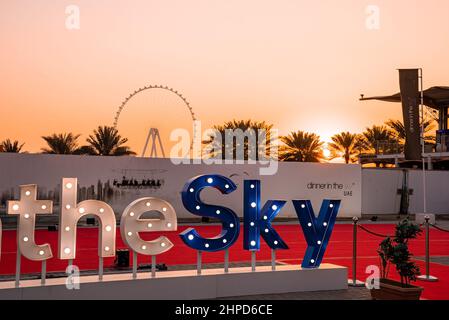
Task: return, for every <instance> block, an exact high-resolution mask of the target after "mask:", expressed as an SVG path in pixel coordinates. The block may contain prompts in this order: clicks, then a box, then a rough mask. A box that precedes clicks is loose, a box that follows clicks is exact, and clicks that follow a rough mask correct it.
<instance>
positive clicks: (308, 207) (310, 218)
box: [293, 200, 341, 268]
mask: <svg viewBox="0 0 449 320" xmlns="http://www.w3.org/2000/svg"><path fill="white" fill-rule="evenodd" d="M340 202H341V200H324V201H323V203H322V205H321V209H320V214H319V216H318V218H317V217H315V213H314V212H313V208H312V204H311V202H310V200H293V205H294V207H295V210H296V214H297V215H298V219H299V223H300V224H301V228H302V230H303V232H304V237H305V238H306V241H307V250H306V253H305V254H304V260H303V261H302V267H303V268H318V267H319V266H320V264H321V261H322V260H323V256H324V253H325V252H326V247H327V244H328V243H329V239H330V236H331V234H332V230H333V228H334V224H335V220H336V218H337V214H338V209H339V208H340Z"/></svg>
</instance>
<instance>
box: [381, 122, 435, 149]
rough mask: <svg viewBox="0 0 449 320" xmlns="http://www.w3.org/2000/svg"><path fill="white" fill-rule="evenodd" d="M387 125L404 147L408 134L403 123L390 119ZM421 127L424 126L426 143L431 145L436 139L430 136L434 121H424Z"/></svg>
mask: <svg viewBox="0 0 449 320" xmlns="http://www.w3.org/2000/svg"><path fill="white" fill-rule="evenodd" d="M385 124H386V125H387V126H388V127H389V128H390V129H391V131H392V132H393V135H394V136H395V138H396V139H397V140H398V141H399V143H401V144H402V145H404V144H405V137H406V132H405V127H404V124H403V123H402V121H400V120H393V119H390V120H388V121H387V122H385ZM421 126H424V141H425V142H429V143H433V142H435V137H434V136H432V135H429V134H428V133H429V132H430V131H431V130H433V128H434V125H433V120H424V122H421V123H420V128H421ZM426 133H427V134H426Z"/></svg>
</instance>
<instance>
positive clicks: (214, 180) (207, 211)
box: [179, 175, 240, 252]
mask: <svg viewBox="0 0 449 320" xmlns="http://www.w3.org/2000/svg"><path fill="white" fill-rule="evenodd" d="M207 187H213V188H215V189H217V190H219V191H220V192H221V193H223V194H228V193H231V192H233V191H234V190H235V189H237V186H236V185H235V184H234V182H232V180H231V179H229V178H226V177H223V176H221V175H202V176H198V177H194V178H192V179H190V180H189V181H187V183H186V184H185V185H184V188H183V190H182V203H183V204H184V207H185V208H186V209H187V210H188V211H189V212H191V213H193V214H194V215H197V216H200V217H210V218H217V219H219V220H220V221H221V224H222V231H221V233H220V235H218V236H217V237H214V238H203V237H201V236H200V235H199V234H198V232H196V230H195V229H194V228H188V229H186V230H184V231H183V232H182V233H181V234H180V235H179V236H180V237H181V239H182V240H183V241H184V243H185V244H186V245H187V246H189V247H190V248H193V249H196V250H200V251H209V252H212V251H220V250H225V249H227V248H229V247H230V246H232V245H233V244H234V242H235V241H236V240H237V238H238V236H239V233H240V221H239V218H238V216H237V215H236V214H235V212H234V211H232V210H231V209H229V208H226V207H221V206H215V205H210V204H206V203H203V202H202V201H201V199H200V193H201V190H203V189H204V188H207Z"/></svg>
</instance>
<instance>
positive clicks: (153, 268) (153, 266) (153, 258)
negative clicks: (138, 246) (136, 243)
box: [151, 256, 156, 278]
mask: <svg viewBox="0 0 449 320" xmlns="http://www.w3.org/2000/svg"><path fill="white" fill-rule="evenodd" d="M151 277H152V278H155V277H156V256H151Z"/></svg>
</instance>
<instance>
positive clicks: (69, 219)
mask: <svg viewBox="0 0 449 320" xmlns="http://www.w3.org/2000/svg"><path fill="white" fill-rule="evenodd" d="M209 187H211V188H214V189H216V190H218V191H220V192H221V193H222V194H230V193H231V192H234V191H235V190H236V189H237V186H236V185H235V184H234V182H233V181H232V180H231V179H229V178H227V177H224V176H222V175H201V176H197V177H194V178H192V179H190V180H189V181H187V183H186V184H185V185H184V187H183V189H182V193H181V197H182V203H183V205H184V207H185V208H186V210H188V211H189V212H191V213H193V214H194V215H196V216H199V217H209V218H215V219H218V220H219V221H220V222H221V225H222V230H221V232H220V234H218V235H217V236H215V237H211V238H205V237H202V236H200V235H199V234H198V232H197V231H196V230H195V228H188V229H186V230H185V231H183V232H182V233H180V234H179V236H180V237H181V239H182V241H183V242H184V243H185V244H186V245H187V246H188V247H190V248H193V249H195V250H198V251H200V252H199V253H198V257H199V258H198V268H200V267H201V255H200V253H201V251H206V252H215V251H221V250H227V249H228V248H230V247H231V246H232V245H233V244H234V243H235V242H236V240H237V238H238V237H239V233H240V222H239V217H238V216H237V214H236V213H235V212H234V211H233V210H231V209H230V208H227V207H223V206H218V205H213V204H207V203H204V202H203V201H202V200H201V197H200V194H201V191H202V190H203V189H205V188H209ZM77 189H78V181H77V179H76V178H63V179H62V184H61V199H60V200H61V201H60V214H59V242H58V244H59V248H58V257H59V259H62V260H72V259H75V257H76V237H77V223H78V221H79V219H80V218H82V217H83V216H85V215H95V216H96V217H97V218H98V219H99V221H100V226H99V237H98V238H99V239H98V242H99V245H98V255H99V257H100V258H104V257H114V256H115V254H116V252H115V248H116V218H115V214H114V211H113V209H112V208H111V207H110V206H109V205H108V204H107V203H105V202H103V201H98V200H85V201H82V202H80V203H77ZM285 204H286V201H284V200H268V201H266V202H265V204H264V205H263V206H261V182H260V180H245V181H244V190H243V220H244V226H243V229H244V230H243V232H244V238H243V248H244V249H245V250H249V251H252V252H251V256H252V262H254V263H252V266H253V268H252V270H253V271H254V270H255V266H256V264H255V257H256V253H255V251H258V250H260V241H261V240H260V237H262V238H263V239H264V241H265V242H266V243H267V244H268V246H269V247H270V248H271V249H272V265H273V270H275V255H276V252H275V251H274V250H277V249H288V246H287V244H286V243H285V242H284V241H283V240H282V238H281V237H280V235H279V234H278V233H277V232H276V230H275V229H274V228H273V226H272V222H273V220H274V218H275V217H276V216H277V215H278V214H279V213H280V211H281V210H282V208H283V207H284V205H285ZM340 205H341V200H323V202H322V205H321V209H320V212H319V215H318V216H317V217H316V216H315V213H314V210H313V208H312V204H311V202H310V200H293V206H294V208H295V211H296V214H297V216H298V220H299V223H300V225H301V228H302V230H303V233H304V237H305V239H306V242H307V249H306V252H305V254H304V259H303V262H302V268H318V267H319V266H320V264H321V262H322V260H323V257H324V254H325V252H326V248H327V245H328V243H329V240H330V237H331V235H332V230H333V228H334V225H335V221H336V218H337V214H338V211H339V209H340ZM52 209H53V203H52V201H50V200H37V185H35V184H30V185H21V186H20V198H19V200H13V201H8V203H7V214H9V215H17V216H18V219H17V221H18V225H17V244H18V251H17V253H18V255H17V258H20V255H23V256H25V257H26V258H28V259H30V260H34V261H42V274H43V275H44V274H45V272H46V269H45V268H46V264H45V263H46V260H48V259H50V258H52V257H53V254H52V250H51V248H50V245H49V244H41V245H37V244H36V243H35V240H34V239H35V223H36V215H38V214H51V213H52ZM146 212H155V213H158V214H160V215H162V218H159V217H158V218H151V219H143V218H141V217H142V215H143V214H144V213H146ZM176 230H177V217H176V212H175V209H174V208H173V206H172V205H171V204H170V203H169V202H167V201H165V200H162V199H158V198H153V197H144V198H140V199H137V200H135V201H133V202H131V203H130V204H129V205H128V206H127V207H126V209H125V210H124V211H123V214H122V216H121V220H120V232H121V237H122V239H123V241H124V243H125V244H126V245H127V246H128V247H129V248H131V249H132V250H133V251H134V252H135V253H140V254H143V255H151V256H153V258H152V272H153V273H154V272H155V270H156V268H155V261H156V258H155V256H156V255H158V254H161V253H164V252H167V251H169V250H170V249H171V248H172V247H173V246H174V245H173V243H172V242H171V241H170V240H169V239H168V237H166V236H159V237H158V238H157V239H154V240H151V241H147V240H144V239H142V238H141V236H140V234H139V233H140V232H155V231H157V232H160V231H176ZM1 236H2V224H1V221H0V255H1ZM228 253H229V252H228V251H226V254H225V272H227V270H228V269H227V268H228V267H227V263H228V262H229V260H228V258H229V254H228ZM0 257H1V256H0ZM134 257H135V262H134V266H135V269H133V270H137V255H134ZM16 263H17V264H16V286H19V280H20V259H17V262H16ZM69 264H71V263H69ZM199 270H200V269H199ZM133 274H135V273H133ZM154 274H155V273H154ZM154 274H153V276H154ZM199 274H200V272H199ZM102 276H103V260H102V259H100V263H99V278H101V279H102ZM42 279H44V282H42V283H45V276H43V277H42Z"/></svg>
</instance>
